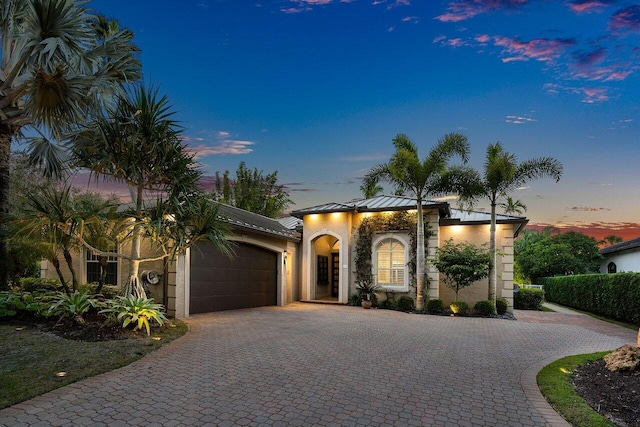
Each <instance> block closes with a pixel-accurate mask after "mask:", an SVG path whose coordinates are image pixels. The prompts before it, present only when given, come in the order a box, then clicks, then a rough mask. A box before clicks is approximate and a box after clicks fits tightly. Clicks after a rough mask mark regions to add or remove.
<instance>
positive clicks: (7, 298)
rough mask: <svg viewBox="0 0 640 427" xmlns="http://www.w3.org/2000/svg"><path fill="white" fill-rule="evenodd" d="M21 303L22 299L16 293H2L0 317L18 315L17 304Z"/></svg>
mask: <svg viewBox="0 0 640 427" xmlns="http://www.w3.org/2000/svg"><path fill="white" fill-rule="evenodd" d="M19 302H20V297H19V296H18V295H16V294H15V293H14V292H9V291H4V292H0V317H11V316H15V315H16V314H18V307H17V306H16V303H19Z"/></svg>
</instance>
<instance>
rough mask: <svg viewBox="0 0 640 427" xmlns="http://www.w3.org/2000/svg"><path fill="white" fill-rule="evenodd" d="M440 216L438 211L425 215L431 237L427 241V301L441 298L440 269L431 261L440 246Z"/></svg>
mask: <svg viewBox="0 0 640 427" xmlns="http://www.w3.org/2000/svg"><path fill="white" fill-rule="evenodd" d="M439 219H440V216H439V214H438V211H429V212H425V214H424V222H425V224H427V225H428V227H427V231H428V233H429V234H430V236H429V237H428V239H427V253H426V256H425V262H426V272H427V279H428V284H427V290H426V292H425V293H424V294H425V296H426V298H427V299H438V298H440V282H439V274H438V269H436V267H435V266H434V265H433V263H432V262H430V261H429V260H431V259H434V258H435V257H436V250H437V249H438V247H439V246H440V221H439Z"/></svg>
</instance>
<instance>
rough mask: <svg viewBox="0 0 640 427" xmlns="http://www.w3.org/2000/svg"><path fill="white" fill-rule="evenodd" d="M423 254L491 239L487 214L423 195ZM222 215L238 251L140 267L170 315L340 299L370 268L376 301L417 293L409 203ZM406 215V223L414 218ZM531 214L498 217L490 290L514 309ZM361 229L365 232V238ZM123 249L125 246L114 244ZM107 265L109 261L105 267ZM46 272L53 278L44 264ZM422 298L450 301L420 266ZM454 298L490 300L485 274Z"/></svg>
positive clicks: (195, 252) (228, 210) (203, 248)
mask: <svg viewBox="0 0 640 427" xmlns="http://www.w3.org/2000/svg"><path fill="white" fill-rule="evenodd" d="M423 210H424V218H425V225H426V227H427V235H426V237H425V240H426V244H427V250H426V258H427V259H430V258H433V257H435V255H436V250H437V248H438V246H439V245H440V243H441V242H444V241H446V240H448V239H453V240H454V241H469V242H472V243H474V244H476V245H481V244H484V243H488V242H489V227H490V226H489V224H490V215H489V214H488V213H485V212H466V211H459V210H456V209H452V208H451V207H450V206H449V204H448V203H446V202H436V201H425V202H423ZM220 215H221V217H222V218H224V219H225V220H226V221H227V222H228V223H229V225H230V226H231V232H232V235H231V237H230V240H231V241H232V242H233V244H234V246H233V248H234V252H235V256H234V257H233V258H232V259H229V258H227V257H226V256H224V255H222V254H221V253H219V252H218V251H217V250H216V249H215V248H214V246H213V245H211V244H201V243H198V244H197V245H195V246H193V247H191V248H190V249H189V250H187V251H186V252H185V253H184V254H183V255H180V256H178V257H177V258H176V260H175V261H173V262H166V263H162V262H155V263H150V264H143V265H142V266H141V270H150V269H153V270H156V271H158V272H159V273H160V274H159V275H160V277H161V280H159V281H158V283H157V284H148V287H149V290H150V291H151V294H152V296H153V297H154V298H155V299H156V301H159V302H162V303H163V304H164V305H165V306H166V307H167V311H168V312H169V314H171V315H173V316H176V317H179V318H182V317H188V316H189V315H191V314H197V313H206V312H212V311H220V310H231V309H239V308H248V307H258V306H268V305H279V306H282V305H286V304H287V303H290V302H293V301H315V302H329V303H336V304H346V303H348V302H349V299H350V297H351V296H352V295H354V294H355V293H356V290H355V281H356V278H357V277H356V276H357V274H356V273H357V271H358V269H363V268H364V269H367V268H368V269H371V271H370V272H371V273H373V277H374V280H375V281H376V282H377V283H378V284H379V285H381V286H382V288H383V292H382V293H381V298H385V297H389V298H396V297H399V296H400V295H408V296H411V297H412V298H414V299H415V297H416V288H415V281H414V280H413V278H412V274H413V271H412V269H411V268H410V266H411V259H415V257H414V256H413V254H412V251H414V250H415V249H414V247H415V243H413V242H412V238H413V237H412V236H413V233H415V216H416V200H415V199H413V198H409V197H401V196H377V197H373V198H370V199H364V200H355V201H350V202H345V203H328V204H323V205H318V206H313V207H309V208H305V209H300V210H296V211H294V212H292V214H291V215H292V216H291V217H289V218H284V219H281V220H279V221H278V220H274V219H271V218H267V217H264V216H261V215H257V214H254V213H250V212H246V211H244V210H241V209H238V208H234V207H231V206H226V205H220ZM412 221H413V222H412ZM527 222H528V220H527V219H526V218H523V217H517V216H508V215H498V218H497V224H498V225H497V231H496V242H497V248H498V251H499V253H500V255H501V256H499V257H498V266H497V267H498V283H497V296H498V297H503V298H506V299H507V301H508V302H509V307H510V308H511V307H513V241H514V238H515V237H516V236H517V235H518V233H519V232H520V231H521V230H522V229H523V228H524V226H525V225H526V224H527ZM365 228H366V234H367V238H366V239H363V236H364V234H365V232H364V231H363V230H365ZM121 250H127V248H121ZM80 258H81V259H82V260H83V261H82V262H81V264H82V265H80V266H79V267H78V268H76V270H77V271H79V272H80V280H81V281H82V282H89V281H91V279H92V277H93V276H92V273H91V272H92V271H94V269H93V266H92V265H91V263H92V262H93V261H92V260H91V258H92V257H91V254H89V253H87V252H86V251H84V250H82V256H81V257H80ZM111 262H112V263H113V267H112V268H113V271H112V273H111V274H112V277H115V278H116V280H114V281H115V282H117V283H115V284H118V285H122V283H123V281H124V280H126V278H127V272H126V271H125V270H126V268H123V266H122V265H121V262H120V261H118V260H117V259H115V258H114V260H112V261H111ZM110 265H111V264H110ZM42 275H43V276H44V277H54V276H53V271H52V270H51V269H49V268H48V266H47V263H43V273H42ZM426 275H427V278H428V280H427V281H426V282H427V283H426V284H425V290H424V295H425V297H426V298H428V299H442V300H443V301H444V302H445V303H450V302H451V301H453V299H454V292H453V291H452V290H451V289H449V288H447V287H446V286H445V285H444V283H443V280H441V277H440V275H439V273H438V271H437V270H435V268H434V267H433V266H432V265H431V264H430V263H427V272H426ZM459 298H460V299H461V300H464V301H466V302H468V303H469V304H470V305H473V304H474V303H475V302H477V301H479V300H483V299H486V298H487V281H486V280H485V281H483V282H479V283H476V284H474V285H472V286H471V287H469V288H465V289H463V290H461V291H460V294H459Z"/></svg>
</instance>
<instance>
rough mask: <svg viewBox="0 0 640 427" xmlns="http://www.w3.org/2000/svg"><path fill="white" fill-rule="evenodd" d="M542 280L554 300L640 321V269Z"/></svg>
mask: <svg viewBox="0 0 640 427" xmlns="http://www.w3.org/2000/svg"><path fill="white" fill-rule="evenodd" d="M538 283H540V284H541V285H544V288H545V297H546V298H547V300H548V301H550V302H556V303H558V304H562V305H566V306H568V307H574V308H577V309H579V310H584V311H588V312H589V313H594V314H598V315H601V316H604V317H607V318H609V319H614V320H619V321H621V322H628V323H632V324H634V325H640V273H615V274H585V275H575V276H563V277H547V278H544V279H541V280H539V281H538Z"/></svg>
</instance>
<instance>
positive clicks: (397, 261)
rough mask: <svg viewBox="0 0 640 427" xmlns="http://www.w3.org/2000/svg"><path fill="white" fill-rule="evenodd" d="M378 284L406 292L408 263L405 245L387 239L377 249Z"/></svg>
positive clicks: (376, 268)
mask: <svg viewBox="0 0 640 427" xmlns="http://www.w3.org/2000/svg"><path fill="white" fill-rule="evenodd" d="M374 257H375V258H374V259H375V277H376V283H377V284H378V285H380V286H383V287H385V288H388V289H397V290H406V289H407V288H408V286H407V283H408V282H407V261H406V248H405V245H404V244H403V243H402V242H401V241H400V240H397V239H394V238H385V239H383V240H381V241H380V242H379V243H377V244H376V247H375V254H374Z"/></svg>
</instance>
